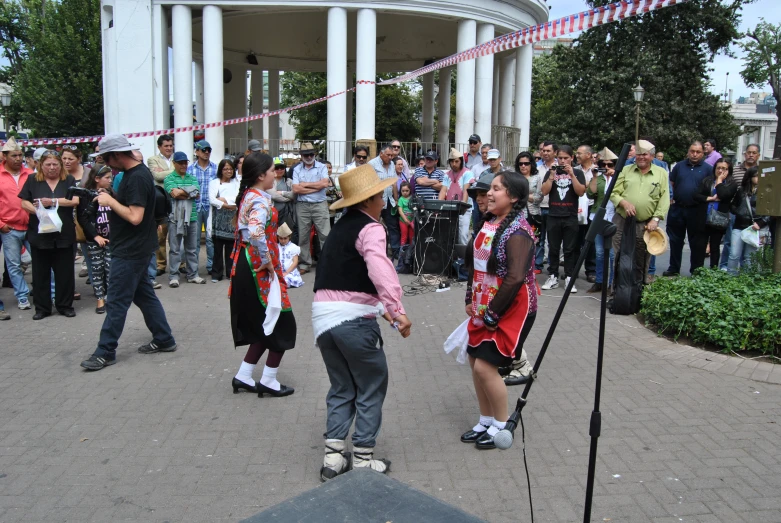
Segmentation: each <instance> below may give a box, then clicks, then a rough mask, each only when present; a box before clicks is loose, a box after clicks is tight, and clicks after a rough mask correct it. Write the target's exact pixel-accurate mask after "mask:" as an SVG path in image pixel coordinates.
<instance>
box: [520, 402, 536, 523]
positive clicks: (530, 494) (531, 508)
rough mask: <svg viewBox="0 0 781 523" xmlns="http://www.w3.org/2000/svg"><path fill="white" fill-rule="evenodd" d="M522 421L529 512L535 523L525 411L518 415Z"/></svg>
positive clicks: (522, 445)
mask: <svg viewBox="0 0 781 523" xmlns="http://www.w3.org/2000/svg"><path fill="white" fill-rule="evenodd" d="M518 419H519V421H520V422H521V449H523V466H524V468H525V469H526V486H527V487H528V488H529V514H531V518H532V523H534V504H533V503H532V481H531V479H529V464H528V463H526V428H525V427H524V426H523V413H521V415H520V416H519V417H518Z"/></svg>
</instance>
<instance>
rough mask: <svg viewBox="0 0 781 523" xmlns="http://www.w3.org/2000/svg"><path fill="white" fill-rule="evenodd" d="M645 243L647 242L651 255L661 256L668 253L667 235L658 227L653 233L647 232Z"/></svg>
mask: <svg viewBox="0 0 781 523" xmlns="http://www.w3.org/2000/svg"><path fill="white" fill-rule="evenodd" d="M643 241H645V245H646V247H647V248H648V253H649V254H653V255H654V256H659V255H661V254H664V253H665V251H667V244H668V240H667V233H666V232H664V229H662V228H661V227H657V228H656V229H654V230H653V231H645V232H644V233H643Z"/></svg>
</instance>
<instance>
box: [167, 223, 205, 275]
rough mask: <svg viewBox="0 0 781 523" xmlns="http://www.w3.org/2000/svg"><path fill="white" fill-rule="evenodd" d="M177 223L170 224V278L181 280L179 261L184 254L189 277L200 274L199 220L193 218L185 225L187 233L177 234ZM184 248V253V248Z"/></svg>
mask: <svg viewBox="0 0 781 523" xmlns="http://www.w3.org/2000/svg"><path fill="white" fill-rule="evenodd" d="M176 229H177V227H176V224H175V223H174V222H171V223H169V224H168V280H169V281H173V280H177V281H178V280H179V263H181V261H182V256H183V255H184V258H185V261H186V264H187V279H188V280H192V279H193V278H195V277H197V276H198V240H199V238H198V236H199V234H198V222H197V221H196V220H192V221H191V222H190V223H189V225H186V226H185V234H176ZM183 248H184V253H182V249H183Z"/></svg>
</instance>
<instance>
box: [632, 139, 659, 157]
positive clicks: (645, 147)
mask: <svg viewBox="0 0 781 523" xmlns="http://www.w3.org/2000/svg"><path fill="white" fill-rule="evenodd" d="M654 149H656V147H655V146H654V144H652V143H651V142H649V141H648V140H638V141H637V147H635V152H636V153H637V154H642V153H650V152H651V151H652V150H654Z"/></svg>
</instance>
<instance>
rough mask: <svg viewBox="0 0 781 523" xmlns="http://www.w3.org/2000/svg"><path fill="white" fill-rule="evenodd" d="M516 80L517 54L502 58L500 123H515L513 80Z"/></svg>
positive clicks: (509, 125) (510, 125)
mask: <svg viewBox="0 0 781 523" xmlns="http://www.w3.org/2000/svg"><path fill="white" fill-rule="evenodd" d="M514 81H515V55H514V54H513V55H510V56H508V57H507V58H505V59H504V60H502V79H501V82H502V85H501V86H500V87H499V125H506V126H508V127H512V125H513V82H514Z"/></svg>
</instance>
